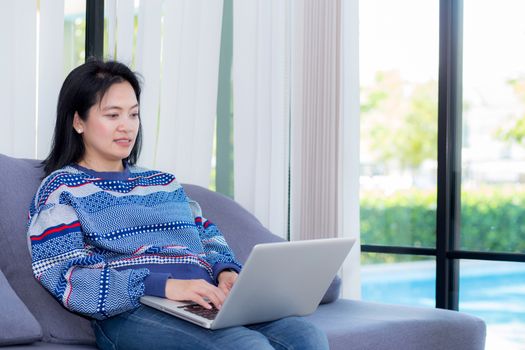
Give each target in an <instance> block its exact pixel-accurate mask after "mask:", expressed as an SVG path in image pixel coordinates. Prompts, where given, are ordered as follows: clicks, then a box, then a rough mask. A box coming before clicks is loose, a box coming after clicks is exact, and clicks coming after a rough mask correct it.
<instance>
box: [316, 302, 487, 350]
mask: <svg viewBox="0 0 525 350" xmlns="http://www.w3.org/2000/svg"><path fill="white" fill-rule="evenodd" d="M306 319H307V320H308V321H310V322H312V323H313V324H315V325H316V326H318V327H319V328H320V329H322V330H323V331H325V332H326V335H327V336H328V340H329V342H330V349H332V350H343V349H373V350H390V349H396V348H398V349H403V350H421V349H425V350H442V349H455V350H483V349H484V348H485V332H486V327H485V323H484V322H483V321H482V320H481V319H479V318H477V317H474V316H470V315H467V314H464V313H461V312H457V311H450V310H440V309H434V308H430V307H413V306H402V305H388V304H380V303H373V302H366V301H357V300H348V299H339V300H337V301H336V302H334V303H331V304H326V305H321V306H320V307H319V308H318V309H317V311H316V312H315V313H314V314H312V315H309V316H306Z"/></svg>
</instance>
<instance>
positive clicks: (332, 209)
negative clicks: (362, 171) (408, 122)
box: [233, 0, 360, 297]
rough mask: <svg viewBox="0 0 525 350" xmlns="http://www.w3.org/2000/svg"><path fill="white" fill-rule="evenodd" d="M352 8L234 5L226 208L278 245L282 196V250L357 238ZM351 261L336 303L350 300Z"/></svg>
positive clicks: (354, 266) (352, 4)
mask: <svg viewBox="0 0 525 350" xmlns="http://www.w3.org/2000/svg"><path fill="white" fill-rule="evenodd" d="M357 4H358V0H349V1H341V0H326V1H318V0H301V1H293V0H291V1H257V0H252V1H238V2H235V3H234V59H233V62H234V66H233V71H234V78H233V84H234V130H235V132H234V148H235V176H234V178H235V199H236V200H237V201H239V202H240V203H241V204H242V205H243V206H245V207H246V208H248V209H249V210H250V211H251V212H252V213H253V214H255V215H256V216H257V217H258V218H259V220H260V221H261V222H262V223H263V224H264V225H265V226H266V227H268V228H269V229H270V230H271V231H273V232H274V233H277V234H281V235H283V234H282V233H283V232H285V228H286V226H287V224H288V222H287V220H288V211H287V209H288V203H287V197H288V190H290V193H291V196H290V198H291V199H290V233H291V239H292V240H299V239H316V238H328V237H354V238H358V237H359V199H358V198H359V197H358V194H359V79H358V61H357V58H358V54H357V53H358V32H357V31H358V12H357V10H358V6H357ZM343 21H344V22H343ZM289 131H290V137H288V135H289ZM288 164H290V170H291V178H290V185H291V188H288V169H289V168H288ZM283 236H284V235H283ZM359 254H360V252H359V243H357V244H356V246H355V248H354V249H353V251H352V254H351V256H350V258H349V259H348V260H347V263H346V265H345V267H344V268H343V272H342V275H343V289H344V294H345V296H351V297H358V296H359V289H360V285H359Z"/></svg>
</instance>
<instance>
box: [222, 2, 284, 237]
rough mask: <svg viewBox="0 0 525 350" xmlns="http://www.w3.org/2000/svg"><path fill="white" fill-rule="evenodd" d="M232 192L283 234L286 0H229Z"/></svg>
mask: <svg viewBox="0 0 525 350" xmlns="http://www.w3.org/2000/svg"><path fill="white" fill-rule="evenodd" d="M233 13H234V23H233V30H234V34H233V37H234V42H233V70H232V71H233V87H234V91H233V94H234V123H233V124H234V154H235V156H234V168H235V169H234V181H235V185H234V194H235V200H236V201H238V202H239V203H241V204H242V205H243V206H244V207H245V208H247V209H248V210H250V211H251V212H252V213H253V214H254V215H255V216H256V217H257V218H258V219H259V220H260V221H261V222H262V224H263V225H265V226H266V227H267V228H269V229H270V230H271V231H272V232H273V233H275V234H278V235H281V236H283V237H286V235H287V225H288V222H287V212H288V199H287V198H288V162H289V158H288V157H289V152H288V149H289V137H288V130H289V129H288V125H289V111H290V110H289V103H290V102H289V101H290V100H289V98H290V96H289V87H290V85H289V63H290V56H289V25H290V21H289V18H290V1H288V0H268V1H258V0H242V1H235V2H234V8H233Z"/></svg>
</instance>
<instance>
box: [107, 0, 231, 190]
mask: <svg viewBox="0 0 525 350" xmlns="http://www.w3.org/2000/svg"><path fill="white" fill-rule="evenodd" d="M133 3H134V2H133V1H132V0H118V1H116V0H110V1H107V3H106V16H107V19H108V24H109V25H108V45H109V53H110V54H111V57H112V58H116V59H118V60H121V61H123V62H125V63H132V62H134V67H136V70H137V71H138V72H139V73H141V75H142V76H143V78H144V86H143V93H142V97H141V118H142V126H143V132H144V143H143V150H142V156H141V159H140V163H141V164H142V165H144V166H147V167H155V168H157V169H161V170H165V171H170V172H173V173H175V174H176V175H177V177H178V179H179V180H180V181H182V182H190V183H194V184H198V185H201V186H204V187H208V186H209V183H210V174H211V160H212V153H213V136H214V130H215V119H216V105H217V85H218V74H219V54H220V40H221V37H220V34H221V20H222V5H223V2H222V1H212V2H210V1H206V0H165V1H162V0H148V1H141V2H140V4H139V8H138V10H137V11H138V24H139V28H138V34H137V37H136V42H137V44H136V47H135V48H133V38H134V36H133V35H134V34H133V30H134V26H133V20H134V16H135V9H134V4H133Z"/></svg>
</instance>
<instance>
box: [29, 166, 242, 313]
mask: <svg viewBox="0 0 525 350" xmlns="http://www.w3.org/2000/svg"><path fill="white" fill-rule="evenodd" d="M28 239H29V244H30V249H31V256H32V268H33V274H34V276H35V277H36V279H37V280H38V281H39V282H40V283H41V284H42V285H43V286H44V287H45V288H46V289H47V290H49V292H51V294H52V295H53V296H54V297H55V298H56V299H58V300H59V301H60V302H61V303H62V304H63V305H64V306H65V307H66V308H67V309H69V310H71V311H73V312H77V313H81V314H84V315H87V316H90V317H93V318H96V319H104V318H107V317H110V316H113V315H116V314H119V313H122V312H125V311H128V310H131V309H133V308H136V307H138V306H139V305H140V304H139V298H140V297H141V296H142V295H144V294H148V295H156V296H162V297H163V296H164V289H165V284H166V280H167V279H168V278H178V279H205V280H207V281H209V282H210V283H215V284H216V283H217V276H218V274H219V273H220V272H221V271H222V270H224V269H228V268H230V269H234V270H236V271H240V269H241V264H240V263H239V262H238V261H237V260H236V259H235V257H234V255H233V252H232V251H231V249H230V248H229V247H228V245H227V244H226V241H225V240H224V237H223V236H222V234H221V233H220V231H219V230H218V229H217V227H216V226H215V225H213V224H212V223H211V222H210V221H208V220H206V219H204V218H203V217H202V214H201V209H200V207H199V205H198V204H197V202H195V201H192V200H191V199H189V198H188V197H187V196H186V193H185V192H184V189H183V188H182V186H181V185H180V184H179V183H178V182H177V180H176V179H175V176H173V175H171V174H167V173H163V172H159V171H151V170H146V169H142V168H138V167H129V166H126V167H125V170H124V171H123V172H116V173H111V172H110V173H100V172H95V171H92V170H89V169H86V168H83V167H80V166H78V165H74V166H66V167H64V168H62V169H60V170H57V171H55V172H53V173H52V174H50V175H49V176H48V177H46V178H45V179H44V180H43V181H42V184H41V185H40V187H39V189H38V191H37V193H36V194H35V197H34V199H33V202H32V203H31V206H30V209H29V223H28Z"/></svg>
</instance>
